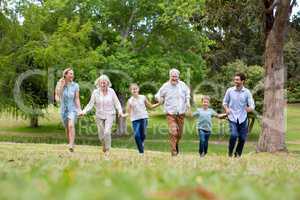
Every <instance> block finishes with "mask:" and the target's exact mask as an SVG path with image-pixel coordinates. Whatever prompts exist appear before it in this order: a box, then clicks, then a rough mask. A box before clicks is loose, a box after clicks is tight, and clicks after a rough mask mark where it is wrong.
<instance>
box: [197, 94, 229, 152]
mask: <svg viewBox="0 0 300 200" xmlns="http://www.w3.org/2000/svg"><path fill="white" fill-rule="evenodd" d="M209 100H210V97H209V96H203V97H202V108H197V110H196V112H194V113H193V116H195V117H198V119H197V129H198V134H199V140H200V141H199V154H200V156H201V157H203V156H205V155H206V154H207V149H208V140H209V136H210V134H211V130H212V120H211V118H212V117H217V118H224V117H226V114H218V113H216V111H214V110H213V109H212V108H209Z"/></svg>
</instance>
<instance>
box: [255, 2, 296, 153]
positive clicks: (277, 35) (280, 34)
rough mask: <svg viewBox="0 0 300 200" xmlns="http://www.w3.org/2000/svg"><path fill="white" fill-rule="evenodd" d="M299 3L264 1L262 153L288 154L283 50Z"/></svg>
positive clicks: (259, 145) (260, 144)
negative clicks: (282, 152) (293, 12)
mask: <svg viewBox="0 0 300 200" xmlns="http://www.w3.org/2000/svg"><path fill="white" fill-rule="evenodd" d="M295 3H296V1H295V0H293V1H292V2H291V1H290V0H264V7H265V11H264V12H265V13H264V15H265V53H264V67H265V80H264V104H263V119H262V134H261V135H260V138H259V141H258V145H257V151H258V152H278V151H286V150H287V148H286V146H285V131H286V130H285V123H286V120H285V108H286V97H285V96H286V95H285V91H284V86H285V84H284V83H285V72H286V67H285V65H284V60H283V47H284V40H285V35H286V32H287V28H288V23H289V17H290V14H291V10H292V8H293V6H294V5H295Z"/></svg>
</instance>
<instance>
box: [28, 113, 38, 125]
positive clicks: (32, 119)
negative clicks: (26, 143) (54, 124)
mask: <svg viewBox="0 0 300 200" xmlns="http://www.w3.org/2000/svg"><path fill="white" fill-rule="evenodd" d="M38 126H39V117H38V116H37V115H33V116H30V127H31V128H36V127H38Z"/></svg>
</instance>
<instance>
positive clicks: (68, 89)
mask: <svg viewBox="0 0 300 200" xmlns="http://www.w3.org/2000/svg"><path fill="white" fill-rule="evenodd" d="M73 79H74V72H73V70H72V69H71V68H67V69H65V70H64V71H63V78H61V79H60V80H59V81H58V82H57V85H56V88H55V100H56V101H57V102H60V113H61V119H62V122H63V124H64V127H65V131H66V135H67V138H68V142H69V145H68V146H69V151H70V152H73V151H74V141H75V122H76V118H77V114H78V112H81V107H80V100H79V86H78V84H77V83H75V82H74V81H73Z"/></svg>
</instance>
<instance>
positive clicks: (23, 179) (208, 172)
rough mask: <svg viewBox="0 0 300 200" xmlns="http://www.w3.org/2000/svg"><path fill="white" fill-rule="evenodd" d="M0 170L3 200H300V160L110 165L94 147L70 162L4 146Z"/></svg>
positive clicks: (128, 154)
mask: <svg viewBox="0 0 300 200" xmlns="http://www.w3.org/2000/svg"><path fill="white" fill-rule="evenodd" d="M0 167H1V170H0V177H1V178H0V188H1V191H2V192H1V193H0V199H3V200H5V199H9V200H11V199H22V200H23V199H72V200H75V199H138V200H140V199H199V196H197V194H196V193H195V192H194V191H193V190H194V189H198V190H199V189H201V190H205V192H210V193H211V194H212V195H214V196H216V197H217V198H218V199H255V200H257V199H258V200H259V199H262V200H264V199H299V198H300V191H299V187H300V157H299V154H277V155H270V154H252V153H247V154H245V155H244V157H243V158H241V159H229V158H227V157H226V156H224V155H209V156H207V157H206V158H204V159H199V157H198V155H197V154H195V153H185V154H181V155H180V156H179V157H176V158H172V157H171V156H170V155H169V153H162V152H153V151H146V154H145V156H144V157H140V156H138V154H137V153H136V151H133V150H128V149H122V148H114V149H112V152H111V159H110V160H109V161H105V160H104V159H103V155H102V154H101V153H100V148H99V147H97V146H77V147H76V151H75V153H73V154H71V153H68V152H67V151H66V147H65V146H64V145H49V144H15V143H0ZM201 194H202V193H201ZM180 195H183V196H180ZM200 196H201V195H200ZM175 197H177V198H175ZM180 197H182V198H180ZM203 199H205V198H203Z"/></svg>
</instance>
